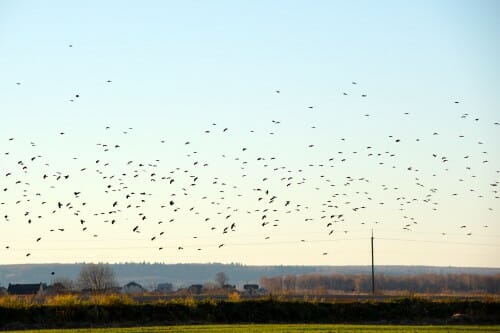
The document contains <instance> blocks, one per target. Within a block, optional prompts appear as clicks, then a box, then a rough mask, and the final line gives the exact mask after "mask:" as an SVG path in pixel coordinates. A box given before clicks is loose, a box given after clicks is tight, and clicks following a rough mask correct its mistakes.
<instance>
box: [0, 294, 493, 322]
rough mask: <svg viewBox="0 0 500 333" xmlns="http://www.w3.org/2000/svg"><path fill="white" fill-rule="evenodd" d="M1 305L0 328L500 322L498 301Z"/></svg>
mask: <svg viewBox="0 0 500 333" xmlns="http://www.w3.org/2000/svg"><path fill="white" fill-rule="evenodd" d="M117 300H118V302H116V301H113V302H107V303H101V304H89V303H82V304H68V305H39V304H38V305H37V304H31V305H25V306H21V307H20V306H12V305H7V304H4V305H3V306H2V305H0V329H19V328H22V329H26V328H52V327H56V328H63V327H66V328H67V327H96V326H143V325H169V324H192V323H200V324H202V323H203V324H208V323H228V324H229V323H405V324H408V323H414V324H424V323H428V324H451V323H468V324H486V323H488V324H498V323H500V316H499V314H500V303H499V302H479V301H454V302H432V301H426V300H421V299H415V298H411V299H410V298H407V299H401V300H395V301H390V302H348V303H346V302H340V303H337V302H334V303H331V302H295V301H277V300H274V299H268V300H251V301H239V302H226V301H222V302H217V301H211V300H207V301H201V302H197V301H192V300H189V301H188V300H184V301H177V302H159V303H155V304H136V303H135V304H134V303H130V302H128V301H126V300H125V301H123V300H122V301H120V300H119V299H117Z"/></svg>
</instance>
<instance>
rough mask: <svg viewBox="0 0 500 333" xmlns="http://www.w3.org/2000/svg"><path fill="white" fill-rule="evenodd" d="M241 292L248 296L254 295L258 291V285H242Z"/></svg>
mask: <svg viewBox="0 0 500 333" xmlns="http://www.w3.org/2000/svg"><path fill="white" fill-rule="evenodd" d="M243 290H244V291H245V292H247V293H249V294H250V295H253V294H255V292H257V290H259V285H258V284H244V285H243Z"/></svg>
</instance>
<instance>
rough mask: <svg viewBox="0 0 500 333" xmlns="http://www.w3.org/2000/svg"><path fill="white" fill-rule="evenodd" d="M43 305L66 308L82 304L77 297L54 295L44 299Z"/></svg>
mask: <svg viewBox="0 0 500 333" xmlns="http://www.w3.org/2000/svg"><path fill="white" fill-rule="evenodd" d="M45 304H47V305H54V306H68V305H79V304H82V301H81V299H80V298H79V297H78V296H77V295H72V294H67V295H55V296H49V297H47V298H46V299H45Z"/></svg>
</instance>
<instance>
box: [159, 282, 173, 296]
mask: <svg viewBox="0 0 500 333" xmlns="http://www.w3.org/2000/svg"><path fill="white" fill-rule="evenodd" d="M173 291H174V286H173V285H172V284H171V283H168V282H167V283H158V286H156V289H155V292H157V293H162V294H169V293H171V292H173Z"/></svg>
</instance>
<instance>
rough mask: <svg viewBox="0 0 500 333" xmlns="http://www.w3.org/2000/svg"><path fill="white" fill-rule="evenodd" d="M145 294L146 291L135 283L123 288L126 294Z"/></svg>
mask: <svg viewBox="0 0 500 333" xmlns="http://www.w3.org/2000/svg"><path fill="white" fill-rule="evenodd" d="M144 292H146V289H145V288H144V287H143V286H141V285H140V284H138V283H137V282H134V281H132V282H129V283H127V284H126V285H124V286H123V288H122V293H125V294H141V293H144Z"/></svg>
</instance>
